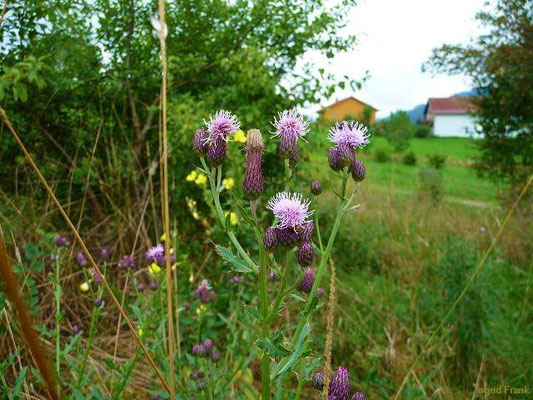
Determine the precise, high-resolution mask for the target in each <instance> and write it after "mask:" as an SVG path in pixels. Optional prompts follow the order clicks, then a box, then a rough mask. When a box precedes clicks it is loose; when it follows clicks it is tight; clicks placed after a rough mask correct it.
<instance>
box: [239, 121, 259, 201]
mask: <svg viewBox="0 0 533 400" xmlns="http://www.w3.org/2000/svg"><path fill="white" fill-rule="evenodd" d="M264 149H265V146H264V145H263V139H262V137H261V132H259V130H257V129H252V130H250V131H249V132H248V138H247V140H246V146H245V147H244V151H245V152H246V171H245V173H244V179H243V181H242V190H243V192H244V195H245V196H246V198H247V199H248V200H250V201H253V200H257V199H258V198H259V197H260V196H261V193H263V188H264V186H265V180H264V178H263V172H262V170H261V157H262V156H263V151H264Z"/></svg>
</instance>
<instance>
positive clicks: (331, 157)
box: [328, 147, 343, 171]
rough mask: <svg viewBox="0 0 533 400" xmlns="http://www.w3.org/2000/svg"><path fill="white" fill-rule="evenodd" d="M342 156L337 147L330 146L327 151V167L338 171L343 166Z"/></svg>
mask: <svg viewBox="0 0 533 400" xmlns="http://www.w3.org/2000/svg"><path fill="white" fill-rule="evenodd" d="M342 160H343V157H342V152H341V151H340V150H339V148H338V147H330V149H329V153H328V163H329V167H330V168H331V169H332V170H333V171H340V170H341V169H342V167H343V162H342Z"/></svg>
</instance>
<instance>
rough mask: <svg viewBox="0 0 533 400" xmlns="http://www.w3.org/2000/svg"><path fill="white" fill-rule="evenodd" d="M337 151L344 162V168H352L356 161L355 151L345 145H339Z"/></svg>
mask: <svg viewBox="0 0 533 400" xmlns="http://www.w3.org/2000/svg"><path fill="white" fill-rule="evenodd" d="M337 149H338V150H337V151H338V152H339V155H340V157H341V160H342V166H343V167H351V165H352V163H353V162H354V161H355V149H354V148H353V147H350V146H348V145H345V144H339V145H338V146H337Z"/></svg>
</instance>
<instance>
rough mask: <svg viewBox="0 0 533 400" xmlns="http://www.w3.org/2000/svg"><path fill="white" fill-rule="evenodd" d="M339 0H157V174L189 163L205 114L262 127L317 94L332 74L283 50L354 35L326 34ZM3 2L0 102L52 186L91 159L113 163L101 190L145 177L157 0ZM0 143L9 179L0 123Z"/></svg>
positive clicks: (179, 172)
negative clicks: (164, 137) (162, 148)
mask: <svg viewBox="0 0 533 400" xmlns="http://www.w3.org/2000/svg"><path fill="white" fill-rule="evenodd" d="M353 5H355V0H343V1H341V2H339V3H338V4H337V5H336V6H333V7H331V6H330V5H329V4H328V5H327V6H326V4H325V2H324V1H323V0H306V1H289V0H283V1H277V0H276V1H274V0H263V1H256V2H250V1H247V0H237V1H231V2H229V1H218V0H211V1H197V0H184V1H179V2H168V7H167V17H166V19H167V25H168V29H169V33H168V37H167V55H168V60H169V75H168V81H169V133H170V151H171V157H170V161H171V163H174V164H173V166H171V172H172V176H169V178H170V179H171V180H177V181H179V180H181V179H184V177H185V176H186V175H187V173H188V172H189V171H188V170H187V169H185V168H183V165H190V166H191V168H193V165H194V161H193V155H192V153H191V152H190V151H189V150H188V149H189V148H190V141H191V138H192V134H193V132H194V131H195V130H196V129H198V128H199V127H201V125H202V120H203V119H204V118H205V117H206V116H207V115H209V113H211V112H214V111H216V110H218V109H221V108H225V109H230V110H232V111H233V112H234V113H235V114H236V115H237V116H238V117H239V118H240V119H241V120H242V122H243V126H244V128H245V129H247V128H252V127H260V128H263V129H264V130H268V127H269V125H268V124H269V121H271V120H272V117H273V114H274V113H275V112H276V111H280V110H282V109H284V108H288V107H293V106H298V105H302V104H305V103H309V102H315V101H316V99H319V98H321V97H323V96H328V95H331V94H332V93H333V91H334V90H335V87H336V86H337V85H338V84H339V82H338V80H337V79H336V77H335V76H334V75H333V74H330V73H328V72H327V71H323V70H320V71H318V70H315V69H314V67H313V66H312V65H303V66H301V67H300V66H299V67H298V68H297V63H298V62H299V61H300V60H301V59H302V56H303V55H304V54H305V53H306V52H307V51H311V50H314V51H318V52H322V53H324V54H325V55H326V56H327V57H329V58H332V57H334V55H335V54H336V53H337V52H339V51H344V50H347V49H349V48H351V47H352V46H353V45H354V43H355V41H354V37H351V36H349V37H341V36H339V35H338V34H337V32H338V31H339V30H340V29H341V28H342V27H343V26H344V25H345V24H346V18H345V16H346V14H347V13H348V11H349V9H350V8H351V7H352V6H353ZM6 10H7V11H6V15H5V19H4V21H3V23H2V29H1V30H0V65H1V66H2V67H1V73H2V74H1V75H0V101H2V107H3V108H5V109H6V111H7V112H8V113H9V116H10V118H11V120H12V122H13V123H14V124H15V126H16V127H17V129H18V131H19V132H20V133H21V135H22V137H23V139H24V140H25V142H26V143H27V144H28V145H30V146H31V150H32V152H33V153H34V154H36V155H37V156H38V160H37V161H38V163H39V165H40V166H41V167H42V168H43V169H44V170H45V172H46V173H47V175H48V176H50V175H54V176H55V177H56V178H57V181H58V182H59V184H58V186H57V188H56V189H57V191H58V192H59V194H60V195H61V193H63V194H66V193H67V191H68V190H69V185H68V183H69V181H71V179H72V183H73V184H74V185H80V186H79V188H83V187H84V182H85V179H86V178H85V177H86V176H87V173H88V168H89V165H91V164H92V165H94V166H95V167H97V168H106V166H110V167H113V168H114V169H113V170H114V171H116V170H117V168H120V173H113V170H111V169H110V170H109V171H107V172H104V171H101V175H105V183H106V185H108V186H109V187H107V188H106V190H111V189H113V188H117V189H119V188H120V192H119V193H117V194H118V195H120V194H123V193H125V192H128V191H129V190H130V189H131V190H132V192H133V194H134V196H136V197H139V196H140V194H139V193H138V189H137V187H136V182H139V181H140V180H142V179H146V177H147V173H148V171H149V169H150V166H151V161H152V160H153V159H154V156H155V155H156V154H157V151H158V144H157V142H158V125H157V119H158V118H157V115H158V106H159V90H160V82H161V77H160V59H159V43H158V40H157V37H156V34H155V31H154V29H153V27H152V25H151V22H150V19H151V17H152V16H154V15H155V14H156V12H157V1H152V2H146V1H133V0H130V1H117V0H81V1H73V0H57V1H48V0H40V1H32V2H28V1H24V0H13V1H10V2H9V3H8V5H7V8H6ZM319 72H320V73H319ZM343 83H344V84H354V82H353V81H351V80H349V79H347V80H345V81H343ZM98 133H100V144H99V145H98V146H97V148H96V153H95V155H94V160H93V161H92V162H91V161H90V160H92V158H91V157H92V155H91V153H92V147H93V146H94V144H95V140H96V137H97V135H98ZM0 152H1V154H2V161H3V162H2V165H1V166H0V181H1V182H3V183H4V182H6V183H7V184H6V185H2V186H3V189H5V190H6V191H7V192H9V191H10V189H11V187H10V186H11V185H10V184H11V183H12V182H15V173H17V169H16V168H13V165H16V164H17V155H19V152H18V150H17V148H16V146H15V143H14V142H13V140H11V138H9V136H8V135H2V136H0ZM172 167H175V168H172ZM178 167H179V168H178ZM19 172H20V171H19ZM93 173H94V171H93ZM155 176H156V177H157V176H158V174H156V175H155ZM115 178H116V179H117V182H113V181H112V180H113V179H115ZM19 179H20V176H19ZM119 180H120V181H119ZM97 181H98V179H91V181H90V185H91V186H90V189H92V190H94V191H95V192H96V196H95V197H92V198H93V199H96V198H98V199H99V201H104V202H105V201H106V199H111V198H113V195H112V194H110V195H109V196H105V198H104V196H99V195H98V194H99V193H98V192H100V191H101V188H100V187H99V186H98V185H97V184H96V182H97ZM4 186H5V187H4ZM177 187H178V190H181V186H178V185H177ZM80 192H81V191H73V193H80ZM89 196H90V195H89ZM119 197H123V196H119ZM178 197H179V198H182V196H178ZM95 201H96V200H95ZM115 206H117V207H120V205H119V204H116V205H115ZM183 208H184V209H185V207H183Z"/></svg>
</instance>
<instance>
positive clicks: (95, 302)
mask: <svg viewBox="0 0 533 400" xmlns="http://www.w3.org/2000/svg"><path fill="white" fill-rule="evenodd" d="M102 304H104V301H103V300H102V298H101V297H98V298H97V299H96V300H95V301H94V305H95V306H96V307H101V306H102Z"/></svg>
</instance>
